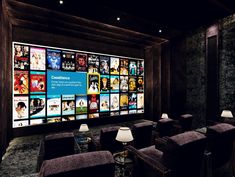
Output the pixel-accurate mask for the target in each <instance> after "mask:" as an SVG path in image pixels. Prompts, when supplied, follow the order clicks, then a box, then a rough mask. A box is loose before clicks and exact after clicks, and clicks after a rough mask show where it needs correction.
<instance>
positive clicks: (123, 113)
mask: <svg viewBox="0 0 235 177" xmlns="http://www.w3.org/2000/svg"><path fill="white" fill-rule="evenodd" d="M127 114H128V111H120V115H127Z"/></svg>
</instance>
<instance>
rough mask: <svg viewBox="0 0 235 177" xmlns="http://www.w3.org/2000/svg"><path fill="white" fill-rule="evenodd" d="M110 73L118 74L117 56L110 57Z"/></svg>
mask: <svg viewBox="0 0 235 177" xmlns="http://www.w3.org/2000/svg"><path fill="white" fill-rule="evenodd" d="M110 74H119V58H114V57H111V58H110Z"/></svg>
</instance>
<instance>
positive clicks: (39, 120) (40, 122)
mask: <svg viewBox="0 0 235 177" xmlns="http://www.w3.org/2000/svg"><path fill="white" fill-rule="evenodd" d="M43 123H44V119H30V125H39V124H43Z"/></svg>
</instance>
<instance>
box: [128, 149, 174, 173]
mask: <svg viewBox="0 0 235 177" xmlns="http://www.w3.org/2000/svg"><path fill="white" fill-rule="evenodd" d="M126 149H127V150H128V151H129V153H131V155H133V157H134V169H135V167H136V169H137V170H138V169H140V168H139V166H141V170H139V171H138V172H137V173H136V174H137V176H142V175H143V174H142V173H144V176H146V174H147V176H148V177H151V176H154V177H156V176H159V177H170V175H171V170H170V169H169V168H167V167H165V166H164V165H163V164H162V163H160V162H157V161H154V160H153V159H151V158H149V157H148V156H147V155H145V154H143V153H142V152H140V151H138V150H137V149H135V148H134V147H133V146H127V147H126ZM143 168H144V169H143ZM140 171H141V172H140ZM133 176H134V177H135V174H133Z"/></svg>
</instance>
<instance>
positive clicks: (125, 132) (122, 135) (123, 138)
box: [116, 127, 133, 143]
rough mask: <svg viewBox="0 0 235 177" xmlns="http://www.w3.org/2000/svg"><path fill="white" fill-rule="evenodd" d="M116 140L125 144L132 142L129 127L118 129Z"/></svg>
mask: <svg viewBox="0 0 235 177" xmlns="http://www.w3.org/2000/svg"><path fill="white" fill-rule="evenodd" d="M116 140H117V141H120V142H122V143H127V142H130V141H132V140H133V136H132V133H131V130H130V128H129V127H120V128H119V130H118V133H117V136H116Z"/></svg>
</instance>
